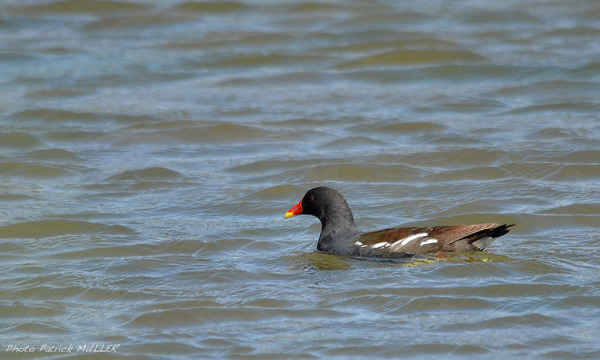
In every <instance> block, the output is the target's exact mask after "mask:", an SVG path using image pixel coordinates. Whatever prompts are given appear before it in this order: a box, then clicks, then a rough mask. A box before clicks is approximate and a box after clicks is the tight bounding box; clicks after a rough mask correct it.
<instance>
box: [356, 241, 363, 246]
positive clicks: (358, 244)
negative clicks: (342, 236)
mask: <svg viewBox="0 0 600 360" xmlns="http://www.w3.org/2000/svg"><path fill="white" fill-rule="evenodd" d="M354 245H357V246H360V245H362V243H361V242H360V241H357V242H355V243H354Z"/></svg>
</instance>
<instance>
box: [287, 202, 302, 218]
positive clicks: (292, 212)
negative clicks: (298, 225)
mask: <svg viewBox="0 0 600 360" xmlns="http://www.w3.org/2000/svg"><path fill="white" fill-rule="evenodd" d="M300 214H302V200H300V202H299V203H298V205H296V206H294V207H293V208H291V209H290V211H288V212H286V213H285V219H287V218H291V217H292V216H296V215H300Z"/></svg>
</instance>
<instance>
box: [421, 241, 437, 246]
mask: <svg viewBox="0 0 600 360" xmlns="http://www.w3.org/2000/svg"><path fill="white" fill-rule="evenodd" d="M437 242H438V241H437V239H427V240H425V241H423V242H421V245H419V246H423V245H429V244H435V243H437Z"/></svg>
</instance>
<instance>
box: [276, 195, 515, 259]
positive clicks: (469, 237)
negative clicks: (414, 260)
mask: <svg viewBox="0 0 600 360" xmlns="http://www.w3.org/2000/svg"><path fill="white" fill-rule="evenodd" d="M296 215H312V216H315V217H317V218H318V219H319V220H320V221H321V235H320V236H319V242H318V243H317V250H319V251H321V252H324V253H329V254H336V255H345V256H399V255H400V256H401V255H424V254H432V253H438V252H467V251H478V250H483V249H485V248H486V247H488V246H489V245H490V244H491V243H492V241H494V239H496V238H498V237H500V236H502V235H505V234H506V233H508V232H509V227H511V226H514V224H510V225H509V224H502V225H498V224H496V223H488V224H473V225H450V226H448V225H439V226H433V227H393V228H389V229H383V230H379V231H372V232H363V231H361V230H359V229H358V228H357V227H356V225H355V223H354V216H353V215H352V210H350V206H348V203H347V202H346V199H345V198H344V197H343V196H342V194H340V193H339V192H338V191H337V190H335V189H332V188H330V187H326V186H321V187H316V188H313V189H310V190H309V191H308V192H307V193H306V194H305V195H304V197H303V198H302V200H300V202H299V203H298V204H297V205H296V206H294V207H292V208H291V209H290V210H289V211H288V212H287V213H286V214H285V218H286V219H287V218H290V217H293V216H296Z"/></svg>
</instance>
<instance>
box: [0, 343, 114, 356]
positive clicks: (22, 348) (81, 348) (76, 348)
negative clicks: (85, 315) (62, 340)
mask: <svg viewBox="0 0 600 360" xmlns="http://www.w3.org/2000/svg"><path fill="white" fill-rule="evenodd" d="M119 346H121V344H81V345H74V344H69V345H56V344H42V345H39V346H31V345H8V346H7V347H6V350H5V351H6V352H13V353H33V352H44V353H66V354H72V353H110V352H114V353H116V352H117V349H118V348H119Z"/></svg>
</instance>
